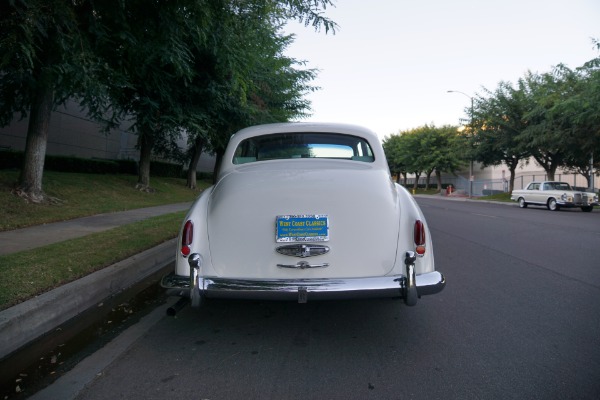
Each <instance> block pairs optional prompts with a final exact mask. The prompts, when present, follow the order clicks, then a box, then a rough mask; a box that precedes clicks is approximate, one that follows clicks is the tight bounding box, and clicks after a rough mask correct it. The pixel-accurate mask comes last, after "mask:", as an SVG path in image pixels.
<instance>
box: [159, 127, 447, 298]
mask: <svg viewBox="0 0 600 400" xmlns="http://www.w3.org/2000/svg"><path fill="white" fill-rule="evenodd" d="M162 285H163V287H165V288H167V289H169V291H170V292H171V294H176V295H180V296H184V297H189V298H191V301H192V305H194V306H198V305H200V304H201V303H202V300H203V299H204V298H228V299H269V300H293V301H298V302H300V303H304V302H307V301H310V300H322V299H352V298H366V297H398V298H403V299H404V301H405V303H406V304H408V305H414V304H416V302H417V299H418V298H420V297H421V296H423V295H430V294H435V293H438V292H440V291H441V290H442V289H443V288H444V285H445V279H444V276H443V275H442V274H441V273H440V272H438V271H436V270H435V267H434V257H433V246H432V242H431V235H430V233H429V228H428V226H427V223H426V221H425V218H424V216H423V213H422V212H421V210H420V209H419V206H418V205H417V203H416V202H415V200H414V199H413V197H412V196H411V195H410V194H409V193H408V192H407V191H406V190H405V189H404V188H402V187H401V186H399V185H397V184H395V183H394V182H393V180H392V178H391V176H390V172H389V168H388V165H387V161H386V158H385V155H384V153H383V149H382V146H381V142H380V140H379V138H378V137H377V135H376V134H374V133H373V132H371V131H370V130H367V129H365V128H362V127H357V126H352V125H343V124H323V123H285V124H270V125H260V126H255V127H250V128H246V129H243V130H241V131H240V132H238V133H236V134H235V135H233V136H232V138H231V140H230V142H229V144H228V147H227V149H226V151H225V154H224V156H223V161H222V164H221V166H220V170H219V173H218V176H217V177H216V184H215V185H214V186H212V187H210V188H208V189H206V190H205V191H204V192H202V194H201V195H200V196H199V198H198V199H197V200H196V202H195V203H194V204H193V206H192V207H191V209H190V211H189V213H188V215H187V216H186V218H185V220H184V222H183V226H182V229H181V234H180V235H179V242H178V248H177V252H176V265H175V271H174V272H173V273H172V274H170V275H168V276H166V277H165V278H163V280H162Z"/></svg>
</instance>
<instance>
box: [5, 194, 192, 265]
mask: <svg viewBox="0 0 600 400" xmlns="http://www.w3.org/2000/svg"><path fill="white" fill-rule="evenodd" d="M191 205H192V203H191V202H189V203H177V204H167V205H163V206H156V207H147V208H139V209H135V210H129V211H121V212H113V213H106V214H98V215H92V216H90V217H83V218H77V219H72V220H69V221H62V222H53V223H49V224H43V225H36V226H31V227H28V228H23V229H15V230H12V231H5V232H0V255H5V254H11V253H17V252H19V251H24V250H31V249H34V248H37V247H42V246H46V245H48V244H52V243H57V242H62V241H64V240H69V239H74V238H78V237H82V236H86V235H89V234H91V233H95V232H102V231H106V230H108V229H112V228H116V227H118V226H121V225H126V224H130V223H132V222H138V221H142V220H144V219H147V218H151V217H156V216H158V215H163V214H170V213H174V212H178V211H187V210H189V208H190V206H191Z"/></svg>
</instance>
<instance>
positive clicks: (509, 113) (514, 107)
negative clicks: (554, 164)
mask: <svg viewBox="0 0 600 400" xmlns="http://www.w3.org/2000/svg"><path fill="white" fill-rule="evenodd" d="M484 90H485V93H486V95H487V97H479V98H478V100H477V102H475V107H474V111H473V114H474V116H473V124H474V137H473V143H474V157H475V159H476V160H477V161H480V162H481V163H482V165H483V166H484V167H488V166H490V165H500V164H502V163H504V164H506V166H507V167H508V169H509V171H510V178H509V191H511V192H512V190H513V188H514V182H515V172H516V169H517V167H518V166H519V164H520V163H521V162H523V161H524V160H526V159H527V158H528V157H529V156H530V154H531V153H530V150H529V149H528V148H527V146H525V145H524V144H523V142H522V141H521V140H519V137H520V135H521V134H522V132H523V131H524V130H525V129H526V128H527V121H526V120H525V119H524V114H525V112H526V110H527V108H526V103H525V98H524V96H523V93H522V92H521V91H519V90H517V89H515V88H513V86H512V85H511V84H510V83H508V82H500V83H499V85H498V88H496V90H495V91H494V92H491V91H489V90H487V89H484Z"/></svg>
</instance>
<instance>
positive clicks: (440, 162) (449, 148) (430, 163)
mask: <svg viewBox="0 0 600 400" xmlns="http://www.w3.org/2000/svg"><path fill="white" fill-rule="evenodd" d="M462 144H464V138H463V137H461V135H460V134H459V132H458V129H457V127H455V126H450V125H444V126H442V127H436V126H435V125H424V126H421V127H418V128H415V129H411V130H407V131H403V132H400V133H398V134H397V135H392V136H390V137H387V138H386V139H385V140H384V142H383V148H384V151H385V154H386V158H387V160H388V164H389V165H390V169H391V170H392V172H393V173H405V172H408V173H414V174H415V175H417V176H420V175H421V174H422V173H425V174H427V175H428V176H429V175H430V174H431V173H432V172H433V171H438V172H440V173H441V172H448V173H454V172H455V171H456V170H457V169H459V168H460V167H461V166H462V165H463V164H464V163H465V160H464V158H463V154H464V151H463V149H464V147H463V146H462Z"/></svg>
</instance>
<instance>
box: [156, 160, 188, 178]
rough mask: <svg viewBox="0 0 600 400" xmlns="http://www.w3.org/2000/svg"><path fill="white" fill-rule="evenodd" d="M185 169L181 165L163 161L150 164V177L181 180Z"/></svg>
mask: <svg viewBox="0 0 600 400" xmlns="http://www.w3.org/2000/svg"><path fill="white" fill-rule="evenodd" d="M182 174H183V168H182V167H181V165H179V164H171V163H166V162H161V161H152V162H150V176H160V177H163V178H181V177H182Z"/></svg>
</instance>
